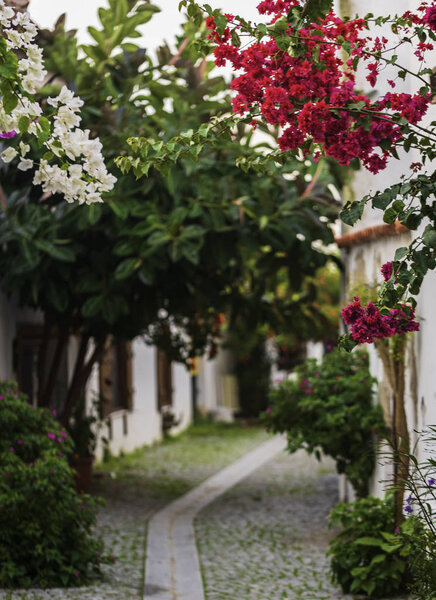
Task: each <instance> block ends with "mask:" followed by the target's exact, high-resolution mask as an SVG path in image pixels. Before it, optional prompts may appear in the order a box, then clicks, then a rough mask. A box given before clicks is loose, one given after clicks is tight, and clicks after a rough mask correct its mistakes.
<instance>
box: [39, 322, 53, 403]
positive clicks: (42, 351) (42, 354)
mask: <svg viewBox="0 0 436 600" xmlns="http://www.w3.org/2000/svg"><path fill="white" fill-rule="evenodd" d="M49 341H50V325H49V324H48V322H47V318H45V319H44V328H43V333H42V342H41V346H40V348H39V353H38V399H37V404H38V406H45V404H44V385H45V363H46V361H47V350H48V345H49Z"/></svg>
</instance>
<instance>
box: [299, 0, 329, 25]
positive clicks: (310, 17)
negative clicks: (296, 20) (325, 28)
mask: <svg viewBox="0 0 436 600" xmlns="http://www.w3.org/2000/svg"><path fill="white" fill-rule="evenodd" d="M332 8H333V0H306V4H305V5H304V8H303V12H302V17H304V18H305V19H306V20H307V21H310V22H315V23H317V22H318V20H319V19H323V18H324V17H325V16H326V14H327V13H328V12H329V11H331V10H332Z"/></svg>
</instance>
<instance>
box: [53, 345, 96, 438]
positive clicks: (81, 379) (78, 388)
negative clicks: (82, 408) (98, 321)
mask: <svg viewBox="0 0 436 600" xmlns="http://www.w3.org/2000/svg"><path fill="white" fill-rule="evenodd" d="M89 340H90V337H89V336H82V339H81V342H80V348H79V353H78V355H77V360H76V364H75V368H74V374H73V378H72V380H71V383H70V386H69V388H68V394H67V400H66V402H65V407H64V410H63V413H62V419H61V421H62V423H63V424H64V425H65V426H66V425H67V424H68V423H69V421H70V419H71V416H72V414H73V411H74V407H75V406H76V404H77V402H78V400H80V398H81V396H82V395H83V394H84V393H85V388H86V384H87V383H88V379H89V377H90V375H91V373H92V368H93V366H94V365H95V363H96V362H98V361H99V360H100V358H101V357H102V355H103V352H104V348H105V344H106V336H104V337H103V338H99V339H95V340H94V344H95V347H94V351H93V353H92V354H91V357H90V358H89V360H88V361H86V354H87V350H88V343H89Z"/></svg>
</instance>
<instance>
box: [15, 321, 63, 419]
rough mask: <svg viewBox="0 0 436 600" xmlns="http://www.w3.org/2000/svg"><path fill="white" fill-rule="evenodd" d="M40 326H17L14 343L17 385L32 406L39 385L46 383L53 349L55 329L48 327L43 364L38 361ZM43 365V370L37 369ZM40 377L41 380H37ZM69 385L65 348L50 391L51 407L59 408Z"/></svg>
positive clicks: (54, 347) (41, 341)
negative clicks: (49, 329)
mask: <svg viewBox="0 0 436 600" xmlns="http://www.w3.org/2000/svg"><path fill="white" fill-rule="evenodd" d="M43 337H44V336H43V326H42V325H34V324H22V325H19V326H18V329H17V337H16V339H15V347H14V371H15V376H16V378H17V381H18V385H19V388H20V390H21V391H22V392H24V393H25V394H27V396H28V397H29V402H30V403H31V404H32V405H33V406H37V404H38V391H39V389H40V386H41V385H45V384H46V383H47V378H48V375H49V373H50V367H51V365H52V363H53V358H54V355H55V352H56V346H57V340H58V333H57V330H56V329H55V328H53V329H51V331H50V332H49V335H48V339H47V338H46V343H47V347H46V357H45V361H44V362H45V364H44V366H43V367H41V365H40V364H39V362H40V357H41V350H42V346H43ZM41 368H42V372H40V369H41ZM40 378H42V381H40ZM67 389H68V366H67V352H66V350H65V349H64V352H63V354H62V357H61V360H60V363H59V369H58V371H57V373H56V378H55V381H54V385H53V392H52V394H51V400H50V403H49V407H50V408H55V409H56V410H58V411H60V410H61V409H62V407H63V404H64V402H65V398H66V394H67Z"/></svg>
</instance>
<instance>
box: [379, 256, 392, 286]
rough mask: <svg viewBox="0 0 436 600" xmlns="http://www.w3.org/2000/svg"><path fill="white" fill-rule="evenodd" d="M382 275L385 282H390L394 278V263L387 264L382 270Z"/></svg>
mask: <svg viewBox="0 0 436 600" xmlns="http://www.w3.org/2000/svg"><path fill="white" fill-rule="evenodd" d="M381 273H382V275H383V279H384V280H385V281H389V279H390V278H391V277H392V261H389V262H387V263H385V264H384V265H383V266H382V268H381Z"/></svg>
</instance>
